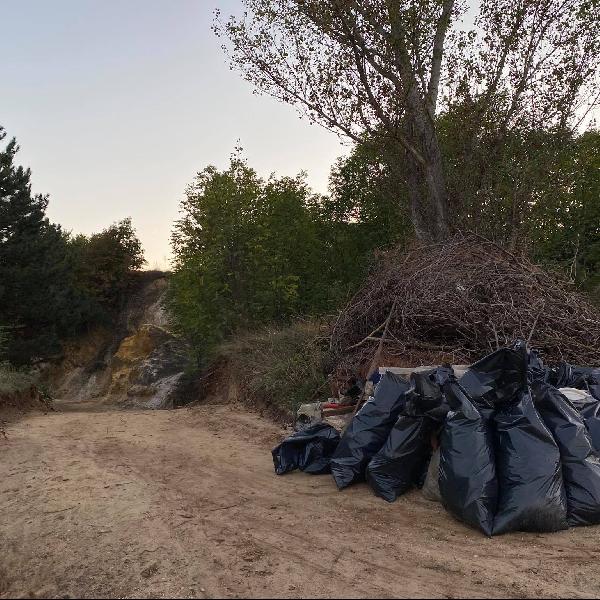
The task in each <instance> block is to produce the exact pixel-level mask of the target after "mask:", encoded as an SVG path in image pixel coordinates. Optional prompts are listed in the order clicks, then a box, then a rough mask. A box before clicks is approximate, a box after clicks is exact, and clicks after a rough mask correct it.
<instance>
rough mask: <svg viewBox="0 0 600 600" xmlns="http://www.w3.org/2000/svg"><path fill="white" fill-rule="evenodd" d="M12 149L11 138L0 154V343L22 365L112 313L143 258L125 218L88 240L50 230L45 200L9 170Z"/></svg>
mask: <svg viewBox="0 0 600 600" xmlns="http://www.w3.org/2000/svg"><path fill="white" fill-rule="evenodd" d="M5 137H6V134H5V132H4V130H3V129H2V128H0V140H3V139H4V138H5ZM18 149H19V148H18V146H17V143H16V141H15V140H14V139H12V140H11V141H9V142H8V144H7V145H6V147H5V148H4V150H1V151H0V337H3V338H4V337H6V338H7V340H4V341H3V343H4V344H5V345H6V354H7V357H8V359H9V360H10V361H11V362H13V363H15V364H26V363H29V362H31V361H32V360H35V359H43V358H47V357H49V356H52V355H54V354H57V353H59V352H60V351H61V347H62V346H61V342H62V341H63V340H64V339H65V338H68V337H69V336H72V335H75V334H77V333H79V332H80V331H81V330H82V329H84V328H85V327H88V326H91V325H94V324H96V323H98V322H99V321H100V320H102V319H103V318H104V317H106V316H107V315H110V314H112V312H113V311H114V310H115V309H116V308H119V304H120V302H121V300H122V298H123V294H124V292H125V291H126V289H127V286H128V284H129V275H130V273H131V272H132V271H134V270H136V269H139V268H140V267H141V265H142V264H143V253H142V249H141V244H140V242H139V240H138V239H137V237H136V236H135V232H134V231H133V228H132V225H131V220H130V219H125V220H124V221H121V222H120V223H117V224H115V225H113V226H111V227H109V228H108V229H106V230H105V231H103V232H101V233H99V234H94V235H92V236H90V237H89V238H87V237H86V236H76V237H72V236H71V235H69V234H67V233H65V232H63V231H62V230H61V228H60V227H59V226H58V225H55V224H53V223H51V222H50V221H49V219H48V218H47V217H46V208H47V205H48V197H47V196H43V195H39V194H37V195H34V194H32V192H31V183H30V179H31V172H30V171H29V169H24V168H23V167H21V166H16V165H15V164H14V159H15V155H16V153H17V151H18Z"/></svg>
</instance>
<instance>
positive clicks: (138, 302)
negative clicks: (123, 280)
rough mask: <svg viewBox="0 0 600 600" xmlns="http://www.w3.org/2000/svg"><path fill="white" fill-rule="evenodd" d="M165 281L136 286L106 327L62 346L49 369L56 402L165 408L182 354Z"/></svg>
mask: <svg viewBox="0 0 600 600" xmlns="http://www.w3.org/2000/svg"><path fill="white" fill-rule="evenodd" d="M167 287H168V281H167V278H166V276H164V275H160V274H158V275H156V276H155V277H153V278H148V279H147V281H146V282H145V283H141V284H140V285H139V287H138V288H137V290H136V291H135V292H133V293H132V295H131V297H130V298H129V300H128V302H127V305H126V306H125V308H124V309H123V311H121V314H119V316H118V318H117V319H116V320H115V322H114V324H113V325H112V326H111V327H105V328H98V329H96V330H94V331H91V332H90V333H88V334H86V335H84V336H82V337H81V338H79V339H77V340H75V341H72V342H70V343H68V344H67V345H66V346H65V353H64V358H63V359H62V360H61V362H60V363H59V364H57V365H54V366H52V367H50V368H49V372H48V383H49V385H50V388H51V390H52V392H53V395H54V396H55V397H57V398H64V399H68V400H79V401H96V402H102V403H111V404H115V403H116V404H121V405H123V406H134V407H140V408H170V407H172V406H173V404H174V399H175V394H176V393H177V386H178V383H179V381H180V379H181V377H182V376H183V373H184V370H185V367H186V364H187V358H186V357H187V354H186V347H185V344H184V342H183V341H182V340H181V339H180V338H179V337H178V336H177V335H175V334H174V333H173V331H172V330H171V323H170V318H169V314H168V312H167V310H166V308H165V305H164V300H165V295H166V292H167Z"/></svg>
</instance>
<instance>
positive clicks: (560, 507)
mask: <svg viewBox="0 0 600 600" xmlns="http://www.w3.org/2000/svg"><path fill="white" fill-rule="evenodd" d="M494 424H495V428H496V439H495V441H496V444H495V445H496V473H497V477H498V488H499V496H498V512H497V513H496V516H495V518H494V527H493V530H492V533H493V534H494V535H497V534H501V533H508V532H510V531H539V532H550V531H558V530H560V529H566V528H567V526H568V524H567V501H566V494H565V488H564V485H563V478H562V469H561V461H560V452H559V450H558V446H557V444H556V442H555V441H554V438H553V437H552V434H551V433H550V431H548V428H547V427H546V425H545V424H544V422H543V421H542V419H541V417H540V415H539V414H538V412H537V411H536V409H535V406H534V405H533V400H532V398H531V394H530V392H529V390H528V388H527V387H525V388H524V389H522V390H521V391H519V392H518V394H517V401H516V402H511V403H508V404H506V405H504V406H501V407H499V408H498V410H497V411H496V413H495V416H494Z"/></svg>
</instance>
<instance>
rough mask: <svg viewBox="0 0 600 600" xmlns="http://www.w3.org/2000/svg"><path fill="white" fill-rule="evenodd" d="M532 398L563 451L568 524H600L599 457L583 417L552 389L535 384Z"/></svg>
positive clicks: (561, 452) (562, 396)
mask: <svg viewBox="0 0 600 600" xmlns="http://www.w3.org/2000/svg"><path fill="white" fill-rule="evenodd" d="M533 395H534V400H535V406H536V408H537V410H538V412H539V413H540V416H541V417H542V419H543V421H544V423H545V424H546V426H547V427H548V429H549V430H550V432H551V433H552V435H553V436H554V439H555V440H556V443H557V444H558V448H559V450H560V457H561V461H562V473H563V479H564V485H565V490H566V494H567V518H568V521H569V525H595V524H598V523H600V457H599V455H598V454H597V452H596V451H595V450H594V448H593V446H592V441H591V438H590V435H589V433H588V431H587V428H586V426H585V424H584V422H583V419H582V417H581V415H580V414H579V413H578V411H577V409H576V408H575V407H574V406H573V405H572V404H571V403H570V402H569V400H568V399H567V398H566V397H565V396H564V395H563V394H561V393H560V391H559V390H557V389H556V388H554V387H552V386H549V385H546V384H537V385H534V387H533Z"/></svg>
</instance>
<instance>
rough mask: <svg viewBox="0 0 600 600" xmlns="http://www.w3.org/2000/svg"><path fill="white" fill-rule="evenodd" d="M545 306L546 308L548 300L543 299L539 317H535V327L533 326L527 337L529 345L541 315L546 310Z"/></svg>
mask: <svg viewBox="0 0 600 600" xmlns="http://www.w3.org/2000/svg"><path fill="white" fill-rule="evenodd" d="M544 308H546V301H545V300H542V307H541V308H540V311H539V312H538V314H537V317H536V318H535V321H534V322H533V327H532V328H531V331H530V332H529V337H528V338H527V345H528V346H529V342H531V338H532V336H533V332H534V331H535V328H536V327H537V324H538V321H539V319H540V317H541V316H542V313H543V312H544Z"/></svg>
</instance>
